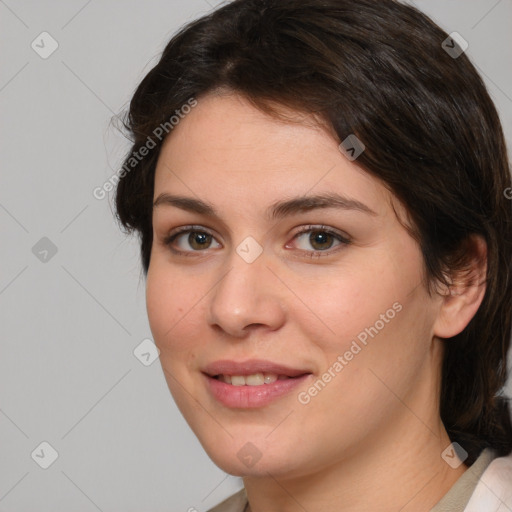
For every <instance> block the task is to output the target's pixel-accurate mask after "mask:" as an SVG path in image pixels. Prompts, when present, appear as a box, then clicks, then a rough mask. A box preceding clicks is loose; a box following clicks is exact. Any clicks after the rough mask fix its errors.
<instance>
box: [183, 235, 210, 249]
mask: <svg viewBox="0 0 512 512" xmlns="http://www.w3.org/2000/svg"><path fill="white" fill-rule="evenodd" d="M212 238H213V237H212V235H209V234H208V233H204V232H201V231H191V232H190V233H189V235H188V243H189V244H190V247H192V248H193V249H195V250H201V249H208V247H209V245H210V244H211V242H212Z"/></svg>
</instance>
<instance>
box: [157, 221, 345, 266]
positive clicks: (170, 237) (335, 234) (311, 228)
mask: <svg viewBox="0 0 512 512" xmlns="http://www.w3.org/2000/svg"><path fill="white" fill-rule="evenodd" d="M315 231H316V232H321V233H326V234H328V235H332V236H333V237H334V238H335V239H336V240H338V241H339V242H340V244H339V245H338V246H336V247H338V249H336V248H335V249H334V250H331V249H328V250H325V251H320V250H313V251H306V250H305V249H299V251H302V252H305V253H307V254H305V255H304V256H305V257H310V258H320V257H322V256H330V255H331V254H333V253H335V252H338V251H339V250H340V247H343V246H344V245H349V244H350V243H351V240H350V239H349V238H347V237H345V236H343V235H341V234H340V233H338V232H336V231H334V230H332V229H330V228H328V227H327V226H323V225H320V226H319V225H316V226H315V225H309V226H303V227H302V228H301V229H300V231H298V232H297V233H296V234H295V235H294V236H293V238H292V240H295V239H296V238H298V237H299V236H300V235H303V234H304V233H309V232H315ZM191 232H197V233H201V234H207V235H210V236H212V237H213V234H212V233H210V232H209V231H207V230H205V229H204V228H203V227H202V226H183V227H182V228H178V230H177V231H175V232H173V233H170V234H169V235H168V236H166V237H165V238H164V240H163V244H164V245H165V246H166V247H169V249H170V250H171V251H172V252H173V253H174V254H178V255H181V256H193V255H194V253H200V252H202V251H180V250H177V249H174V248H172V247H171V245H172V244H173V243H174V241H175V240H176V238H178V236H180V235H183V234H185V233H191Z"/></svg>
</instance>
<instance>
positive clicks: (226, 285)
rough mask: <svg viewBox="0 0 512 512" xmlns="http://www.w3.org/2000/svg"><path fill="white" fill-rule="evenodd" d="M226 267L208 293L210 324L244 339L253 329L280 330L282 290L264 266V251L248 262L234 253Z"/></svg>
mask: <svg viewBox="0 0 512 512" xmlns="http://www.w3.org/2000/svg"><path fill="white" fill-rule="evenodd" d="M227 265H228V270H227V271H226V272H225V274H224V276H223V277H222V278H221V279H220V280H219V282H218V283H217V285H216V286H215V287H214V289H213V290H212V293H211V294H209V297H210V303H209V309H208V314H209V318H208V321H209V324H210V325H211V326H213V327H214V328H216V329H220V330H222V331H223V332H224V333H226V334H228V335H229V336H232V337H236V338H244V337H246V336H248V335H249V334H250V332H251V331H253V330H255V329H261V330H263V331H265V330H269V331H273V330H276V329H279V328H280V327H281V326H282V325H283V323H284V321H285V317H286V312H285V308H284V302H283V297H282V295H281V294H282V293H283V290H281V289H280V285H281V283H280V281H279V279H277V278H276V276H275V274H274V273H273V272H272V271H271V270H270V269H269V268H268V267H267V265H268V261H267V258H266V257H265V252H263V253H262V254H261V255H260V256H259V257H258V258H257V259H256V260H255V261H253V262H252V263H247V262H246V261H245V260H244V259H243V258H241V257H240V256H239V255H238V254H237V253H236V252H235V251H233V254H232V255H231V257H230V258H229V261H228V262H227ZM281 287H282V285H281Z"/></svg>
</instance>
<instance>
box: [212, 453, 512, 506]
mask: <svg viewBox="0 0 512 512" xmlns="http://www.w3.org/2000/svg"><path fill="white" fill-rule="evenodd" d="M247 503H248V502H247V494H246V492H245V489H241V490H240V491H238V492H237V493H235V494H233V495H232V496H230V497H229V498H228V499H227V500H225V501H223V502H222V503H220V504H219V505H217V506H216V507H214V508H212V509H210V510H209V511H208V512H244V510H245V509H246V507H247ZM511 511H512V453H511V454H509V455H507V456H506V457H498V458H495V455H494V452H493V451H492V450H488V449H487V450H484V451H483V452H482V453H481V454H480V456H479V457H478V458H477V460H476V461H475V462H474V463H473V464H472V465H471V467H469V468H468V470H467V471H466V472H465V473H464V474H463V475H462V476H461V477H460V478H459V479H458V480H457V481H456V482H455V484H454V485H453V486H452V488H451V489H450V490H449V491H448V492H447V493H446V494H445V495H444V496H443V498H441V500H440V501H439V502H438V503H437V504H436V505H435V506H434V508H432V509H431V511H430V512H511Z"/></svg>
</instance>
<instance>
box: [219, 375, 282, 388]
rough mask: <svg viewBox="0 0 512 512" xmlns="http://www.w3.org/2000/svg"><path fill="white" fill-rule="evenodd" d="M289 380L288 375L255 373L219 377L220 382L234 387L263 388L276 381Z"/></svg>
mask: <svg viewBox="0 0 512 512" xmlns="http://www.w3.org/2000/svg"><path fill="white" fill-rule="evenodd" d="M283 379H288V377H287V376H286V375H276V374H274V373H253V374H252V375H219V380H220V381H221V382H225V383H226V384H231V385H232V386H261V385H263V384H272V383H273V382H275V381H276V380H283Z"/></svg>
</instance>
